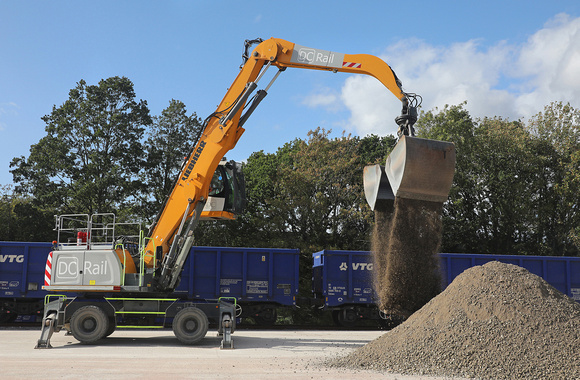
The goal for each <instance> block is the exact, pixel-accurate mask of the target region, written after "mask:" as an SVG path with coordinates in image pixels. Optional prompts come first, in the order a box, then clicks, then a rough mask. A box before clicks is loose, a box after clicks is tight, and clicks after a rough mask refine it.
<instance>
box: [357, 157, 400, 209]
mask: <svg viewBox="0 0 580 380" xmlns="http://www.w3.org/2000/svg"><path fill="white" fill-rule="evenodd" d="M363 183H364V189H365V197H366V199H367V202H368V204H369V206H371V210H374V209H383V208H385V207H388V206H389V205H392V204H393V202H394V201H395V194H393V190H392V189H391V185H390V184H389V180H388V179H387V173H386V172H385V167H384V166H382V165H378V164H377V165H370V166H365V168H364V178H363Z"/></svg>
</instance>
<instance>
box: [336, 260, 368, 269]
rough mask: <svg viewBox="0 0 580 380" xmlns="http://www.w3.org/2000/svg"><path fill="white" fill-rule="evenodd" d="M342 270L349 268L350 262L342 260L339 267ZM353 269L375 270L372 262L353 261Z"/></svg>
mask: <svg viewBox="0 0 580 380" xmlns="http://www.w3.org/2000/svg"><path fill="white" fill-rule="evenodd" d="M338 269H340V270H341V271H346V270H348V264H347V263H346V262H342V263H341V264H340V266H339V267H338ZM352 270H373V264H372V263H352Z"/></svg>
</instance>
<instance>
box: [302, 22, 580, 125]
mask: <svg viewBox="0 0 580 380" xmlns="http://www.w3.org/2000/svg"><path fill="white" fill-rule="evenodd" d="M381 58H383V59H384V60H385V61H386V62H387V63H389V64H390V65H391V67H393V69H394V70H395V72H396V73H397V76H398V77H399V78H400V79H401V80H402V81H403V87H404V90H405V91H408V92H417V93H419V94H420V95H422V96H423V99H424V101H423V109H424V110H430V109H433V108H435V107H439V108H442V107H443V106H445V105H446V104H459V103H461V102H463V101H467V109H468V110H469V112H470V113H471V115H472V116H474V117H484V116H502V117H505V118H509V119H512V120H515V119H520V118H521V119H523V120H527V119H528V118H529V117H531V116H532V115H533V114H535V113H537V112H540V111H542V110H543V108H544V106H545V105H547V104H549V103H550V102H552V101H560V100H561V101H565V102H570V103H572V104H573V105H576V106H578V105H580V18H576V19H573V18H571V17H569V16H568V15H565V14H561V15H557V16H556V17H554V18H553V19H551V20H550V21H549V22H548V23H546V25H545V26H544V28H542V29H541V30H539V31H537V32H536V33H534V34H533V35H532V36H531V37H530V38H529V39H528V40H527V41H526V42H525V43H523V44H521V45H510V44H509V43H507V42H506V41H501V42H498V43H496V44H495V45H493V46H491V47H483V46H482V43H481V41H478V40H470V41H467V42H459V43H455V44H452V45H450V46H432V45H429V44H427V43H425V42H423V41H420V40H416V39H409V40H404V41H401V42H399V43H398V44H396V45H393V46H390V47H389V48H388V49H387V50H386V51H385V54H383V55H381ZM340 98H341V99H342V101H343V102H344V104H345V105H346V107H347V108H348V109H349V110H350V112H351V119H350V124H351V128H353V129H355V130H356V132H357V133H358V134H360V135H366V134H368V133H376V134H381V135H382V134H385V133H395V132H396V129H397V127H396V125H395V123H394V121H393V120H394V118H395V117H396V116H397V115H399V114H400V109H401V106H400V103H399V102H398V101H397V100H396V99H395V98H393V96H392V94H390V93H389V92H388V91H385V88H384V87H383V86H382V85H381V84H380V83H379V82H378V81H377V80H376V79H374V78H371V77H366V76H351V77H349V78H347V80H346V81H345V83H344V85H343V87H342V94H341V97H340ZM328 101H329V102H330V100H328ZM319 102H320V105H324V104H323V101H322V100H320V101H319ZM312 104H316V103H315V102H313V103H312Z"/></svg>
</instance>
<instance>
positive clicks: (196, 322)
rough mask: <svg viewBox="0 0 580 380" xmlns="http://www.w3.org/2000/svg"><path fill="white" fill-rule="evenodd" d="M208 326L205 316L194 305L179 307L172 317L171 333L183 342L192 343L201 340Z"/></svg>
mask: <svg viewBox="0 0 580 380" xmlns="http://www.w3.org/2000/svg"><path fill="white" fill-rule="evenodd" d="M208 327H209V322H208V320H207V316H206V315H205V313H204V312H203V311H201V310H200V309H198V308H195V307H186V308H185V309H181V310H180V311H179V312H178V313H177V315H176V316H175V318H173V333H174V334H175V336H176V337H177V339H178V340H179V341H180V342H181V343H184V344H194V343H197V342H199V341H200V340H202V339H203V337H205V334H206V333H207V329H208Z"/></svg>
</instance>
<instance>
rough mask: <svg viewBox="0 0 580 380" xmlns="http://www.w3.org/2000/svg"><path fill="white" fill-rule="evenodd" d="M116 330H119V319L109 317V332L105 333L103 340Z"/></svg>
mask: <svg viewBox="0 0 580 380" xmlns="http://www.w3.org/2000/svg"><path fill="white" fill-rule="evenodd" d="M116 329H117V319H116V318H115V317H109V328H108V329H107V332H105V336H104V337H103V338H106V337H108V336H109V335H111V334H112V333H114V332H115V330H116Z"/></svg>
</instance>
